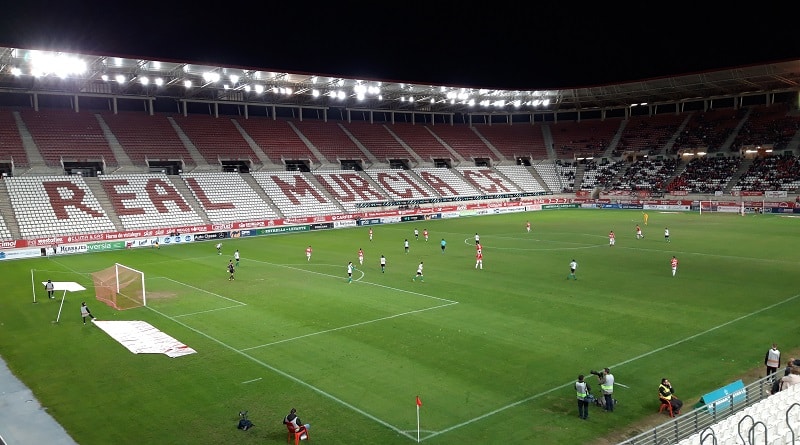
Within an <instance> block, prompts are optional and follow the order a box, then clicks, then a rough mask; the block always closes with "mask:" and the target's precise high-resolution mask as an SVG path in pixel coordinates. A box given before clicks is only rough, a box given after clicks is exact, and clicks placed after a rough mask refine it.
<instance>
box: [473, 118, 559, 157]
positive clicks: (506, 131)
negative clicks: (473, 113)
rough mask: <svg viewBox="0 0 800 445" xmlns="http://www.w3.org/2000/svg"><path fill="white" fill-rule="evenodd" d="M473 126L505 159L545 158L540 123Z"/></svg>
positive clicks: (545, 150)
mask: <svg viewBox="0 0 800 445" xmlns="http://www.w3.org/2000/svg"><path fill="white" fill-rule="evenodd" d="M473 128H474V129H475V131H477V132H478V133H479V134H480V135H481V136H482V137H484V138H485V139H486V140H487V141H489V143H490V144H492V146H494V148H496V149H497V151H499V152H500V153H501V154H502V155H503V156H505V158H506V159H510V160H516V159H520V158H523V157H527V158H528V159H529V160H534V159H547V147H545V144H544V136H543V135H542V126H541V125H530V124H516V125H500V124H495V125H474V126H473Z"/></svg>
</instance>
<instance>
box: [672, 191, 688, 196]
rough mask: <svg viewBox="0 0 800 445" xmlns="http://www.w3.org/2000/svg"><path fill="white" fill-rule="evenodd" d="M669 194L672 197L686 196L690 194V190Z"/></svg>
mask: <svg viewBox="0 0 800 445" xmlns="http://www.w3.org/2000/svg"><path fill="white" fill-rule="evenodd" d="M669 194H670V195H672V196H686V195H688V194H689V190H673V191H671V192H669Z"/></svg>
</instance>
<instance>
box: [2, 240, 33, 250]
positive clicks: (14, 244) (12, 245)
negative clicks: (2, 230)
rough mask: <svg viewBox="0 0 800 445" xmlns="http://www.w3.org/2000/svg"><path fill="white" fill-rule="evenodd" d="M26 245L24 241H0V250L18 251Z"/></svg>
mask: <svg viewBox="0 0 800 445" xmlns="http://www.w3.org/2000/svg"><path fill="white" fill-rule="evenodd" d="M27 245H28V243H27V242H26V241H24V240H5V241H0V249H19V248H21V247H25V246H27Z"/></svg>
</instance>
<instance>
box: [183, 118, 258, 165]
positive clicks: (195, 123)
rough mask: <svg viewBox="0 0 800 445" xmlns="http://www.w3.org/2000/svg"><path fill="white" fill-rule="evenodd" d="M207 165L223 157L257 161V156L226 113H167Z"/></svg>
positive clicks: (233, 159) (253, 163) (216, 162)
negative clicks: (215, 114) (214, 114)
mask: <svg viewBox="0 0 800 445" xmlns="http://www.w3.org/2000/svg"><path fill="white" fill-rule="evenodd" d="M171 118H172V119H174V121H175V122H176V123H177V124H178V126H179V127H180V128H181V130H182V131H183V133H184V134H185V135H186V136H187V137H188V138H189V139H190V140H191V142H192V144H193V145H194V146H195V147H196V148H197V150H198V151H199V152H200V153H201V154H202V155H203V158H204V159H205V160H206V162H208V163H209V164H210V165H213V166H218V165H220V163H221V161H223V160H232V161H245V162H250V163H251V164H252V165H256V164H259V163H260V161H259V157H258V155H256V153H255V152H254V151H253V149H252V148H250V146H249V145H248V144H247V141H245V139H244V138H243V137H242V135H241V134H240V133H239V130H237V129H236V127H235V126H234V124H233V122H232V121H231V119H230V118H229V117H219V118H215V117H213V116H204V115H190V116H188V117H184V116H180V115H175V116H172V117H171Z"/></svg>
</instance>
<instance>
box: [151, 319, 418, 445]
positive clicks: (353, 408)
mask: <svg viewBox="0 0 800 445" xmlns="http://www.w3.org/2000/svg"><path fill="white" fill-rule="evenodd" d="M145 307H146V308H148V309H149V310H151V311H153V312H155V313H156V314H158V315H161V316H162V317H164V318H166V319H168V320H172V321H173V322H174V323H177V324H179V325H181V326H183V327H184V328H186V329H189V330H190V331H192V332H194V333H196V334H197V335H200V336H202V337H205V338H207V339H208V340H210V341H212V342H214V343H216V344H218V345H220V346H222V347H224V348H226V349H228V350H230V351H233V352H235V353H237V354H239V355H241V356H242V357H245V358H246V359H248V360H250V361H252V362H254V363H257V364H259V365H261V366H263V367H264V368H267V369H269V370H270V371H272V372H274V373H276V374H278V375H280V376H282V377H284V378H287V379H289V380H291V381H293V382H295V383H297V384H299V385H301V386H304V387H306V388H308V389H310V390H312V391H314V392H316V393H317V394H319V395H321V396H324V397H327V398H328V399H330V400H333V401H334V402H336V403H338V404H340V405H342V406H344V407H347V408H349V409H351V410H353V411H354V412H356V413H358V414H361V415H362V416H364V417H366V418H368V419H370V420H373V421H375V422H377V423H379V424H381V425H383V426H385V427H386V428H389V429H391V430H392V431H395V432H396V433H397V434H402V435H403V436H405V437H408V438H409V439H411V440H415V441H416V440H417V438H416V436H412V435H411V434H409V433H407V432H405V431H404V430H401V429H400V428H398V427H396V426H394V425H392V424H390V423H389V422H386V421H385V420H382V419H379V418H378V417H375V416H374V415H372V414H370V413H368V412H366V411H364V410H362V409H360V408H358V407H356V406H354V405H351V404H350V403H347V402H345V401H344V400H342V399H340V398H338V397H336V396H334V395H333V394H330V393H328V392H325V391H323V390H322V389H320V388H317V387H316V386H314V385H312V384H310V383H307V382H305V381H304V380H301V379H299V378H297V377H295V376H293V375H291V374H288V373H286V372H284V371H281V370H280V369H278V368H276V367H274V366H271V365H269V364H267V363H265V362H263V361H261V360H259V359H257V358H255V357H253V356H252V355H249V354H247V353H246V352H243V351H240V350H238V349H236V348H234V347H233V346H231V345H229V344H227V343H225V342H223V341H221V340H218V339H216V338H214V337H212V336H210V335H208V334H206V333H205V332H202V331H200V330H198V329H195V328H193V327H191V326H189V325H187V324H186V323H183V322H181V321H180V320H178V319H176V318H174V317H170V316H169V315H167V314H164V313H162V312H159V311H157V310H156V309H154V308H152V307H150V306H145Z"/></svg>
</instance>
